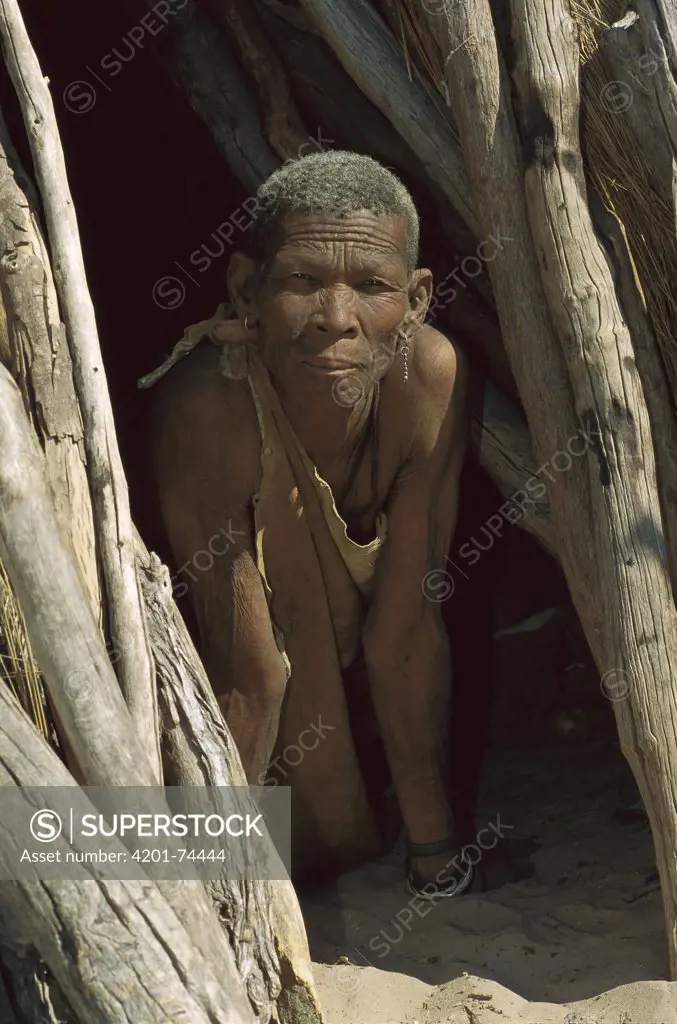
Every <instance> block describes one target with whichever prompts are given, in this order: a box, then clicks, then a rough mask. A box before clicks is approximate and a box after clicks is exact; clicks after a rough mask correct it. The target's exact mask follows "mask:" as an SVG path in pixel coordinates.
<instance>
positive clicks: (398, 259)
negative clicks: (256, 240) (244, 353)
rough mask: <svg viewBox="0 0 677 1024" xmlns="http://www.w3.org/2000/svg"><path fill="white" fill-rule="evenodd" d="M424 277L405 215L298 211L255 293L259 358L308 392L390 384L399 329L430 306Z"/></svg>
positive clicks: (287, 381) (282, 231)
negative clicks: (351, 381) (359, 383)
mask: <svg viewBox="0 0 677 1024" xmlns="http://www.w3.org/2000/svg"><path fill="white" fill-rule="evenodd" d="M421 275H424V276H425V275H427V272H426V271H415V272H414V274H413V275H410V274H409V273H408V270H407V252H406V235H405V221H404V218H403V217H396V216H377V215H375V214H373V213H370V212H367V211H365V212H361V213H356V214H352V215H350V216H348V217H345V218H337V217H335V216H333V215H331V214H325V213H302V214H299V213H295V214H289V215H288V216H287V217H286V218H284V220H283V222H282V225H281V228H280V232H279V239H275V240H274V245H273V247H272V255H271V256H270V257H269V258H268V260H267V263H266V267H265V269H264V276H263V280H262V283H261V284H260V287H259V291H258V294H257V296H256V316H257V320H258V337H259V346H260V351H261V355H262V358H263V360H264V362H265V363H266V365H267V366H268V369H269V370H270V372H271V374H272V375H273V377H274V379H276V380H277V381H278V382H279V383H281V384H282V385H283V386H284V387H285V388H290V389H294V390H298V389H301V390H306V389H316V388H322V387H326V386H329V387H331V386H332V385H334V386H335V385H336V382H337V380H339V379H340V378H341V377H342V376H350V375H351V374H352V375H353V376H354V375H355V373H356V371H362V372H363V373H366V375H367V377H368V378H369V379H370V380H378V379H380V378H381V377H383V375H384V374H385V373H386V372H387V370H388V368H389V366H390V365H391V363H392V359H393V355H394V349H395V341H396V335H395V332H396V328H397V327H398V326H399V325H400V324H402V321H403V320H404V318H405V315H409V316H411V314H412V310H416V309H418V310H419V311H420V310H421V309H422V308H423V307H425V306H427V296H428V290H427V289H426V287H424V286H420V285H417V282H418V281H419V280H420V277H421ZM429 276H430V275H429V274H428V275H427V277H428V278H429ZM424 312H425V310H424V308H423V313H424Z"/></svg>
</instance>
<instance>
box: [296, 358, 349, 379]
mask: <svg viewBox="0 0 677 1024" xmlns="http://www.w3.org/2000/svg"><path fill="white" fill-rule="evenodd" d="M303 365H304V366H307V367H308V368H309V369H310V370H314V371H315V372H316V373H324V374H327V375H331V376H342V375H343V374H348V373H353V374H354V373H356V372H357V370H358V369H359V367H357V366H348V365H346V363H334V362H332V361H331V360H322V359H313V360H311V359H304V360H303Z"/></svg>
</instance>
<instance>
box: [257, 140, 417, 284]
mask: <svg viewBox="0 0 677 1024" xmlns="http://www.w3.org/2000/svg"><path fill="white" fill-rule="evenodd" d="M256 198H257V200H258V210H257V212H256V214H255V216H256V220H255V222H254V231H253V234H252V237H251V241H252V243H253V249H254V250H255V252H256V254H257V255H259V256H262V255H263V254H264V253H265V252H266V250H267V248H268V246H269V244H270V235H271V233H272V232H273V230H274V229H275V227H276V226H277V225H278V224H279V222H280V220H281V219H282V217H284V216H285V214H288V213H297V212H299V213H300V212H308V213H311V212H312V213H330V214H333V215H334V216H337V217H343V216H346V215H348V214H351V213H357V212H358V211H359V210H369V211H370V212H371V213H374V214H376V215H377V216H378V215H385V216H387V215H395V216H400V217H404V220H405V230H406V244H407V269H408V271H409V272H410V273H411V271H412V270H414V269H415V268H416V267H417V266H418V255H419V252H418V250H419V237H420V223H419V216H418V213H417V211H416V206H415V205H414V200H413V199H412V197H411V195H410V194H409V192H408V190H407V189H406V188H405V186H404V185H403V184H402V182H401V181H400V179H399V178H398V177H397V176H396V175H395V174H393V172H392V171H389V170H388V168H387V167H384V166H383V164H380V163H379V162H378V161H377V160H374V159H372V157H370V156H363V155H361V154H360V153H351V152H350V151H349V150H342V149H329V150H323V151H322V152H320V153H312V154H311V155H309V156H304V157H301V158H300V159H299V160H292V161H289V162H287V163H285V164H283V166H282V167H280V168H279V169H278V170H277V171H274V172H273V173H272V174H271V175H270V177H269V178H267V179H266V180H265V181H264V182H263V184H262V185H261V186H260V187H259V190H258V192H257V193H256Z"/></svg>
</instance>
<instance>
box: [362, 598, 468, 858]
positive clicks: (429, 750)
mask: <svg viewBox="0 0 677 1024" xmlns="http://www.w3.org/2000/svg"><path fill="white" fill-rule="evenodd" d="M365 656H366V660H367V668H368V672H369V680H370V685H371V691H372V697H373V701H374V707H375V710H376V715H377V719H378V722H379V726H380V730H381V735H382V738H383V743H384V746H385V750H386V755H387V757H388V762H389V765H390V770H391V773H392V777H393V782H394V784H395V789H396V792H397V796H398V800H399V804H400V808H401V811H402V816H403V818H404V822H405V827H406V831H407V835H408V838H409V839H410V840H411V841H412V842H416V843H426V842H436V841H437V840H439V839H441V838H444V837H445V836H446V835H448V834H449V833H450V832H451V831H452V828H453V821H452V818H451V812H450V810H449V805H448V795H447V786H448V769H447V764H448V756H447V755H448V737H449V721H450V704H451V664H450V655H449V644H448V640H447V636H446V632H445V630H444V627H443V626H442V624H441V623H438V622H437V621H435V620H434V619H433V618H432V616H431V617H430V618H429V619H427V620H425V621H424V622H423V623H422V624H421V625H419V626H417V627H416V629H415V630H413V631H411V632H410V633H409V634H408V636H407V638H406V640H403V641H402V642H399V641H398V642H396V643H395V644H391V645H390V646H386V645H384V644H376V645H375V646H374V647H371V649H370V645H365Z"/></svg>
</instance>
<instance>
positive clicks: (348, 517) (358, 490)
mask: <svg viewBox="0 0 677 1024" xmlns="http://www.w3.org/2000/svg"><path fill="white" fill-rule="evenodd" d="M308 455H309V457H310V458H311V459H312V461H313V463H314V465H315V468H316V470H317V472H318V473H319V475H320V476H321V477H322V479H323V480H324V481H325V483H327V484H328V485H329V487H330V488H331V491H332V494H333V497H334V503H335V505H336V509H337V511H338V513H339V515H340V516H341V518H342V519H343V520H344V522H345V524H346V526H347V528H348V536H349V537H350V539H351V540H354V541H355V542H356V543H357V544H367V543H369V542H370V541H371V540H373V539H374V535H375V530H376V525H375V524H376V516H377V515H378V513H379V512H381V511H383V510H384V508H385V506H386V503H387V500H388V496H389V494H390V491H391V490H392V487H393V484H394V482H395V479H396V477H397V471H398V459H397V457H396V454H395V451H394V449H393V446H392V444H388V443H387V439H384V438H383V437H381V436H380V435H377V437H376V438H373V437H368V438H367V440H366V442H365V443H364V444H363V445H361V446H360V448H359V449H358V450H357V451H356V452H355V453H354V454H353V457H352V458H350V457H349V458H341V459H336V458H333V459H328V458H326V457H323V456H321V455H318V456H313V453H312V451H311V452H308Z"/></svg>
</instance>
